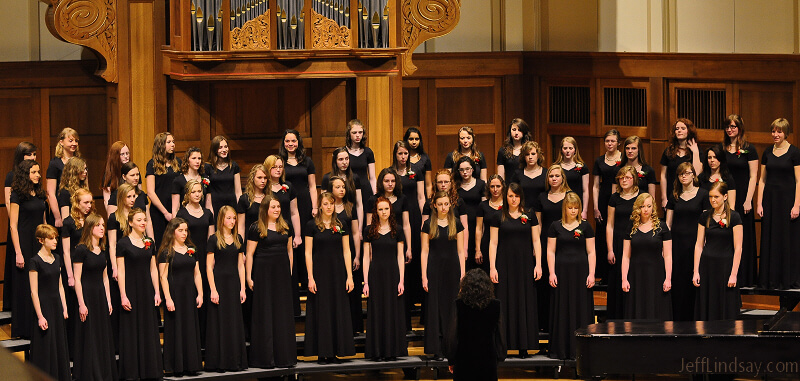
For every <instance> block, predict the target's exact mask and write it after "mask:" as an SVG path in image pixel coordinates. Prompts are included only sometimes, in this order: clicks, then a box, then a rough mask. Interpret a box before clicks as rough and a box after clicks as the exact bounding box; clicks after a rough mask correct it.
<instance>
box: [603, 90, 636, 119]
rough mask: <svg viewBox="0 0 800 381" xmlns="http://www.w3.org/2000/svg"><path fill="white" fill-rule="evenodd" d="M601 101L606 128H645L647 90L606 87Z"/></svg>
mask: <svg viewBox="0 0 800 381" xmlns="http://www.w3.org/2000/svg"><path fill="white" fill-rule="evenodd" d="M603 99H604V104H603V111H604V113H603V115H604V116H605V117H604V120H603V124H605V125H606V126H631V127H646V126H647V90H645V89H636V88H621V87H606V88H604V89H603Z"/></svg>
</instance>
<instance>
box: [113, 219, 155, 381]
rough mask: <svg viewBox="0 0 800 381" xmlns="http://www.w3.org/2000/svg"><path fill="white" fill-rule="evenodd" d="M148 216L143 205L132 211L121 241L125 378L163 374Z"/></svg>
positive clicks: (121, 348)
mask: <svg viewBox="0 0 800 381" xmlns="http://www.w3.org/2000/svg"><path fill="white" fill-rule="evenodd" d="M146 229H147V216H146V215H145V212H144V211H143V210H141V209H136V208H134V209H132V210H131V211H130V213H128V221H127V229H125V233H126V236H125V238H122V239H120V240H119V242H117V278H118V281H119V293H120V299H121V305H122V309H123V311H122V312H121V313H120V317H119V327H120V332H119V377H120V379H123V380H138V379H143V378H161V377H163V375H164V370H163V367H162V355H161V340H160V338H159V334H158V326H159V322H160V320H161V319H160V316H159V313H158V309H157V308H156V307H158V306H159V305H160V304H161V294H160V293H159V287H158V269H157V268H156V257H155V253H156V247H155V242H154V240H153V239H152V238H150V237H148V236H146V235H145V230H146Z"/></svg>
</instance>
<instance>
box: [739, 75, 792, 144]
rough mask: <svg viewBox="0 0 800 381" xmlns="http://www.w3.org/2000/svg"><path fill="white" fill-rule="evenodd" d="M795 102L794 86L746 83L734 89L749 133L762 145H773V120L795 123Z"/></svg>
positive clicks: (787, 84)
mask: <svg viewBox="0 0 800 381" xmlns="http://www.w3.org/2000/svg"><path fill="white" fill-rule="evenodd" d="M736 96H738V102H737V99H736ZM793 102H794V91H793V84H792V83H775V84H772V83H762V84H758V83H746V84H741V85H738V86H736V87H735V88H734V105H735V110H737V111H736V112H738V113H740V115H741V116H742V118H744V121H745V123H746V124H745V126H746V127H747V134H748V135H751V136H753V137H754V138H756V137H757V138H756V140H757V141H759V142H762V143H770V142H772V138H771V137H770V136H769V133H770V129H769V126H770V124H771V123H772V121H773V120H775V119H776V118H779V117H782V118H786V119H788V120H790V121H791V120H794V114H795V113H794V110H793V108H794V107H793ZM748 137H750V136H748ZM758 138H761V139H758ZM751 139H752V138H751Z"/></svg>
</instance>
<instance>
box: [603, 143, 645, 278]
mask: <svg viewBox="0 0 800 381" xmlns="http://www.w3.org/2000/svg"><path fill="white" fill-rule="evenodd" d="M619 167H620V162H619V161H617V162H616V163H614V164H611V165H609V164H608V163H607V162H606V156H605V155H602V156H599V157H598V158H597V159H595V160H594V166H593V167H592V176H598V177H600V191H599V192H598V195H597V205H595V208H597V209H598V210H599V211H600V217H601V218H602V220H598V219H597V217H598V216H594V218H595V232H596V235H595V239H594V246H595V249H594V250H595V254H596V255H597V258H598V261H597V264H596V266H595V267H596V270H595V277H597V278H600V279H603V281H607V280H608V261H604V260H602V259H603V258H606V256H607V255H608V247H607V246H606V222H607V220H608V200H609V199H611V195H612V194H614V185H615V184H616V183H617V181H616V177H617V172H619ZM645 189H646V188H645Z"/></svg>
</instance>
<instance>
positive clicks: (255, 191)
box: [236, 164, 268, 234]
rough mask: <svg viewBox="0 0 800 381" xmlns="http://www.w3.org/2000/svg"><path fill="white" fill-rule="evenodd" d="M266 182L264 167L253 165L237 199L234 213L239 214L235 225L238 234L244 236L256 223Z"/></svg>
mask: <svg viewBox="0 0 800 381" xmlns="http://www.w3.org/2000/svg"><path fill="white" fill-rule="evenodd" d="M267 182H268V176H267V170H266V169H264V166H263V165H261V164H256V165H254V166H253V168H251V169H250V174H248V176H247V183H246V184H245V186H244V193H242V195H241V196H240V197H239V202H238V203H237V204H236V213H238V214H239V218H237V221H238V222H237V223H238V224H239V227H238V230H239V231H240V232H244V233H245V234H246V232H247V231H248V229H250V226H251V225H253V222H256V221H258V210H259V208H260V207H261V201H262V200H263V199H264V195H265V194H266V192H265V189H266V188H267Z"/></svg>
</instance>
